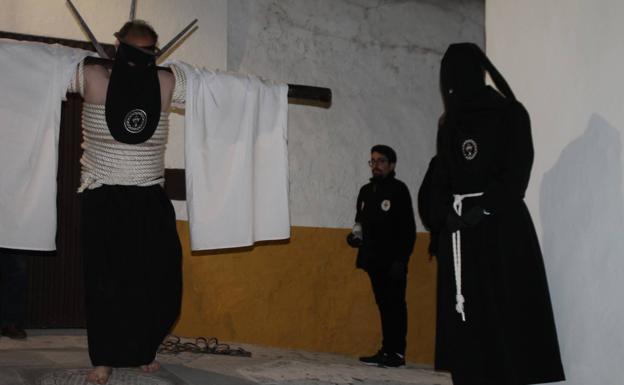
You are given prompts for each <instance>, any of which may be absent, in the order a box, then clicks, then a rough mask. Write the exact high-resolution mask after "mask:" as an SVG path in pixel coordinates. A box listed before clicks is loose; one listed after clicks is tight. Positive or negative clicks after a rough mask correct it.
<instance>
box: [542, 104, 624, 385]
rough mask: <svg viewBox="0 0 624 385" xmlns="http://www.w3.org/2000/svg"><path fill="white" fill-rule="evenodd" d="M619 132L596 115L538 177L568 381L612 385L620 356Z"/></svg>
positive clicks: (623, 336)
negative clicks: (544, 172)
mask: <svg viewBox="0 0 624 385" xmlns="http://www.w3.org/2000/svg"><path fill="white" fill-rule="evenodd" d="M621 147H622V145H621V138H620V132H619V130H618V129H616V128H615V127H613V126H611V125H610V124H609V123H608V122H607V121H606V120H605V119H604V118H602V117H601V116H599V115H597V114H593V115H592V116H591V118H590V120H589V124H588V127H587V129H586V130H585V132H584V133H583V135H581V136H580V137H579V138H577V139H575V140H574V141H572V142H571V143H570V144H569V145H568V146H567V147H566V148H565V149H564V150H563V152H562V153H561V156H560V157H559V159H558V161H557V162H556V163H555V165H554V166H553V168H552V169H550V170H549V171H548V172H547V173H546V174H545V175H544V178H543V180H542V184H541V191H540V215H541V220H542V225H543V231H544V233H543V237H542V248H543V253H544V257H545V262H546V268H547V271H548V276H549V281H550V289H551V295H552V300H553V306H554V309H555V319H556V322H557V327H558V332H559V343H560V345H561V351H562V356H563V363H564V367H565V369H566V377H567V378H568V381H567V382H566V383H568V384H579V385H580V384H583V385H585V384H590V383H591V384H596V385H598V384H615V383H620V381H621V378H617V379H616V378H615V376H616V375H617V373H616V372H617V370H614V369H615V368H618V367H620V365H621V358H622V356H623V355H624V333H622V332H621V326H622V324H623V323H624V301H622V299H621V293H622V292H623V291H624V258H623V256H622V252H623V251H624V212H623V209H624V204H623V199H624V194H623V192H622V160H621V154H620V153H621Z"/></svg>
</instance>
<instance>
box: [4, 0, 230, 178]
mask: <svg viewBox="0 0 624 385" xmlns="http://www.w3.org/2000/svg"><path fill="white" fill-rule="evenodd" d="M73 3H74V5H75V6H76V8H78V11H79V12H80V14H81V15H82V17H83V18H84V19H85V20H86V22H87V23H88V24H89V27H90V28H91V30H92V31H93V33H94V35H95V37H96V39H97V40H98V41H99V42H101V43H109V44H112V43H114V42H115V38H114V36H113V33H114V32H116V31H118V30H119V28H120V27H121V26H122V25H123V23H124V22H126V21H127V20H128V16H129V11H130V3H131V1H130V0H106V1H99V0H73ZM136 17H137V18H138V19H144V20H147V21H149V22H150V23H151V24H152V26H153V27H154V28H155V29H156V31H157V32H158V34H159V39H160V43H161V46H162V45H164V44H166V43H167V42H168V41H169V40H170V39H171V38H173V37H174V36H175V35H176V34H177V33H178V32H180V31H181V30H182V28H184V27H185V26H186V25H187V24H188V23H189V22H191V21H192V20H193V19H196V18H197V19H199V22H198V24H197V26H198V28H197V30H196V31H194V32H193V33H192V34H191V35H190V36H189V37H188V38H187V39H186V41H185V42H184V44H181V45H179V46H178V48H176V49H175V51H172V53H171V54H170V55H168V57H167V59H178V60H183V61H186V62H188V63H192V64H195V65H198V66H205V67H207V68H220V69H225V68H226V59H227V0H176V1H169V0H138V1H137V9H136ZM0 30H3V31H7V32H17V33H26V34H32V35H45V36H51V37H59V38H67V39H77V40H88V37H87V36H86V35H85V34H84V33H83V32H82V30H81V29H80V26H79V24H78V22H77V21H76V20H75V19H74V17H73V16H72V13H71V12H70V10H69V7H68V6H67V4H66V3H65V1H63V0H54V1H51V0H0ZM171 125H172V129H171V132H170V135H171V136H170V140H169V146H168V149H167V153H166V159H165V163H166V166H167V167H173V168H184V157H183V148H184V146H183V144H184V136H183V131H182V128H181V127H183V117H182V116H180V115H176V114H172V115H171Z"/></svg>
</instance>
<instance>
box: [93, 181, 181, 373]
mask: <svg viewBox="0 0 624 385" xmlns="http://www.w3.org/2000/svg"><path fill="white" fill-rule="evenodd" d="M82 215H83V219H82V226H83V232H82V236H83V241H84V258H85V288H86V307H87V336H88V342H89V356H90V357H91V362H92V363H93V365H95V366H114V367H120V366H139V365H145V364H149V363H150V362H152V361H153V360H154V357H155V355H156V350H157V349H158V346H159V345H160V343H161V342H162V340H163V339H164V338H165V336H166V335H167V333H169V331H170V329H171V328H172V327H173V325H174V323H175V321H176V320H177V318H178V315H179V313H180V304H181V295H182V249H181V245H180V241H179V239H178V233H177V229H176V221H175V213H174V210H173V206H172V205H171V202H170V201H169V199H168V198H167V196H166V195H165V192H164V190H163V189H162V188H161V187H160V186H158V185H156V186H151V187H135V186H102V187H99V188H96V189H94V190H91V191H87V192H85V193H83V196H82Z"/></svg>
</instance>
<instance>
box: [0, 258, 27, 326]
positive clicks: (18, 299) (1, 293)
mask: <svg viewBox="0 0 624 385" xmlns="http://www.w3.org/2000/svg"><path fill="white" fill-rule="evenodd" d="M27 266H28V263H27V260H26V256H24V255H17V254H9V253H2V252H0V326H7V325H10V324H14V325H18V326H22V325H23V323H24V310H25V305H26V290H27V289H28V270H27Z"/></svg>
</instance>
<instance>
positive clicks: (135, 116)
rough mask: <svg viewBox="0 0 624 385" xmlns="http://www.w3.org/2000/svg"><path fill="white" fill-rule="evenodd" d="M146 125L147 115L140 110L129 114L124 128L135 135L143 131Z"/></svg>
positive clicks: (125, 119)
mask: <svg viewBox="0 0 624 385" xmlns="http://www.w3.org/2000/svg"><path fill="white" fill-rule="evenodd" d="M146 124H147V114H146V113H145V111H143V110H139V109H138V108H137V109H134V110H132V111H130V112H128V113H127V114H126V117H125V118H124V128H125V129H126V131H128V132H131V133H133V134H137V133H139V132H141V131H143V129H144V128H145V125H146Z"/></svg>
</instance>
